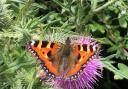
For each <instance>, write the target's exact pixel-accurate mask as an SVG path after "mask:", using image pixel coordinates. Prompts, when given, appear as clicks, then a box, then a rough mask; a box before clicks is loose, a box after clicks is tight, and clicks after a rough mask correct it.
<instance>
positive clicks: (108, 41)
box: [97, 37, 114, 46]
mask: <svg viewBox="0 0 128 89" xmlns="http://www.w3.org/2000/svg"><path fill="white" fill-rule="evenodd" d="M97 41H99V42H100V43H101V44H107V45H111V46H112V45H114V44H113V43H112V42H111V41H110V40H109V39H108V38H105V37H104V38H97Z"/></svg>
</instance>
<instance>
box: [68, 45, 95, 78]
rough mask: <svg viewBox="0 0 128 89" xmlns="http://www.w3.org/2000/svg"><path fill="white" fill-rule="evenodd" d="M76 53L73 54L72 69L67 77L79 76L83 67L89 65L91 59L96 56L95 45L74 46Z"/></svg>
mask: <svg viewBox="0 0 128 89" xmlns="http://www.w3.org/2000/svg"><path fill="white" fill-rule="evenodd" d="M73 48H74V51H73V52H72V53H71V55H70V56H71V57H70V58H71V59H72V67H71V68H70V70H69V71H68V73H67V77H72V76H74V78H75V77H77V76H75V75H77V74H79V72H80V71H81V70H82V68H83V65H84V64H86V63H87V61H88V60H89V58H90V57H91V56H92V55H93V54H94V47H93V45H89V44H82V45H74V47H73Z"/></svg>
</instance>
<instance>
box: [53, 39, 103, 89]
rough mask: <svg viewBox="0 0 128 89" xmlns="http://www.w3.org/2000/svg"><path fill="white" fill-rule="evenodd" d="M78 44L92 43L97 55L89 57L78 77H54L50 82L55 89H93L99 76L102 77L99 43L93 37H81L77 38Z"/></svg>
mask: <svg viewBox="0 0 128 89" xmlns="http://www.w3.org/2000/svg"><path fill="white" fill-rule="evenodd" d="M77 43H78V44H90V45H93V46H94V47H95V48H96V49H95V50H94V51H96V53H95V55H93V56H91V57H90V58H89V61H88V62H87V63H86V64H84V65H83V68H84V69H83V70H82V71H81V72H80V74H79V76H78V78H77V79H64V78H60V79H56V78H55V79H52V80H51V81H50V83H51V84H52V85H53V86H54V88H55V89H85V88H86V89H93V88H94V87H93V86H94V84H96V82H97V81H98V78H101V77H102V70H103V65H102V63H101V61H100V60H99V53H98V52H99V50H98V48H99V45H98V44H96V41H94V40H92V39H91V37H80V39H78V40H77Z"/></svg>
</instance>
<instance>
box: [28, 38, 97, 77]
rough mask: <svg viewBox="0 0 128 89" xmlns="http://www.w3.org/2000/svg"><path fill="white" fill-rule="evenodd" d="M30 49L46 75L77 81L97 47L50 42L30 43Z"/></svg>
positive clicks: (68, 40) (66, 42)
mask: <svg viewBox="0 0 128 89" xmlns="http://www.w3.org/2000/svg"><path fill="white" fill-rule="evenodd" d="M28 49H29V50H30V51H31V52H32V53H33V54H36V55H35V56H37V57H38V59H39V60H40V61H41V64H42V68H43V70H44V71H45V72H46V74H47V75H48V76H50V77H53V78H62V77H63V78H65V79H77V78H78V77H79V74H80V73H81V72H82V69H83V68H84V66H83V65H84V64H86V63H87V62H88V60H89V59H91V57H92V56H93V55H94V53H95V49H96V47H94V46H93V45H89V44H71V42H70V39H69V38H67V40H66V41H65V44H62V43H57V42H48V41H39V40H36V41H34V40H33V41H30V42H29V43H28Z"/></svg>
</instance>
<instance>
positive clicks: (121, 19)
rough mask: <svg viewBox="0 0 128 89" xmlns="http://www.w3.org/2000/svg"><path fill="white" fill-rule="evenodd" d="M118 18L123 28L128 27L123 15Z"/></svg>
mask: <svg viewBox="0 0 128 89" xmlns="http://www.w3.org/2000/svg"><path fill="white" fill-rule="evenodd" d="M118 20H119V24H120V26H121V27H122V28H127V21H126V20H125V18H123V17H121V18H119V19H118Z"/></svg>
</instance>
